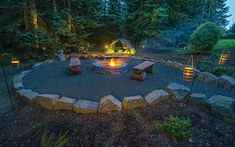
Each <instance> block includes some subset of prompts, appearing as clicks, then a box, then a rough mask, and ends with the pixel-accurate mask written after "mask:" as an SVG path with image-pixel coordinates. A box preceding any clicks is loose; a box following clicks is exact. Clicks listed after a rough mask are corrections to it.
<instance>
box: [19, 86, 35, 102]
mask: <svg viewBox="0 0 235 147" xmlns="http://www.w3.org/2000/svg"><path fill="white" fill-rule="evenodd" d="M16 93H17V94H18V97H19V98H20V99H21V100H22V101H23V102H24V103H26V104H33V103H34V102H35V100H36V98H37V96H38V95H39V94H38V93H37V92H33V91H32V90H31V89H21V90H18V91H17V92H16Z"/></svg>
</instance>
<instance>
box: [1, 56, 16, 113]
mask: <svg viewBox="0 0 235 147" xmlns="http://www.w3.org/2000/svg"><path fill="white" fill-rule="evenodd" d="M5 56H9V57H12V55H11V54H9V53H3V54H1V58H0V63H1V68H2V73H3V77H4V80H5V84H6V88H7V92H8V95H9V98H10V101H11V106H12V109H14V103H13V99H12V96H11V91H10V87H9V84H8V81H7V77H6V72H5V69H4V65H3V57H5ZM10 63H11V65H12V66H13V67H19V64H20V60H19V59H17V58H15V57H14V58H12V59H11V62H10Z"/></svg>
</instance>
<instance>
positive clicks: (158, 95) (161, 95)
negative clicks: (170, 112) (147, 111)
mask: <svg viewBox="0 0 235 147" xmlns="http://www.w3.org/2000/svg"><path fill="white" fill-rule="evenodd" d="M169 98H170V94H169V93H167V92H166V91H165V90H162V89H161V90H154V91H152V92H150V93H149V94H148V95H146V96H145V98H144V99H145V100H146V101H147V102H148V103H149V104H150V105H152V104H157V103H160V102H165V101H168V100H169Z"/></svg>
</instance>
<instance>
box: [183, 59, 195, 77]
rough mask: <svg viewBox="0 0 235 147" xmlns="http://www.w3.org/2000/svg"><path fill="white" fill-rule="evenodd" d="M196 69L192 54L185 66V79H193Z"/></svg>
mask: <svg viewBox="0 0 235 147" xmlns="http://www.w3.org/2000/svg"><path fill="white" fill-rule="evenodd" d="M194 72H195V70H194V59H193V55H191V56H190V57H189V59H188V61H187V64H186V65H185V66H184V69H183V79H184V80H185V81H189V82H190V81H191V80H192V79H193V77H194V75H195V73H194Z"/></svg>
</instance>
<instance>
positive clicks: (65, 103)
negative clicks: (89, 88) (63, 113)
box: [53, 97, 77, 110]
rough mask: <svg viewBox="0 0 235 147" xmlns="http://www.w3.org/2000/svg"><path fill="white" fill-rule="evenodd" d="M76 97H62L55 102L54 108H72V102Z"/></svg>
mask: <svg viewBox="0 0 235 147" xmlns="http://www.w3.org/2000/svg"><path fill="white" fill-rule="evenodd" d="M76 101H77V100H76V99H72V98H68V97H62V98H61V99H59V100H58V101H57V103H55V105H54V108H53V109H54V110H72V109H73V104H74V103H75V102H76Z"/></svg>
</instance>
